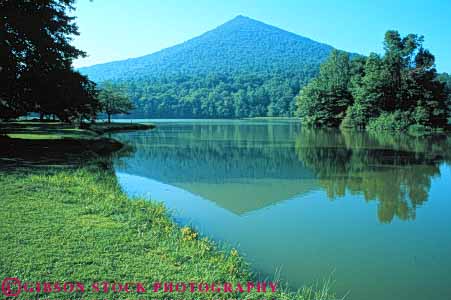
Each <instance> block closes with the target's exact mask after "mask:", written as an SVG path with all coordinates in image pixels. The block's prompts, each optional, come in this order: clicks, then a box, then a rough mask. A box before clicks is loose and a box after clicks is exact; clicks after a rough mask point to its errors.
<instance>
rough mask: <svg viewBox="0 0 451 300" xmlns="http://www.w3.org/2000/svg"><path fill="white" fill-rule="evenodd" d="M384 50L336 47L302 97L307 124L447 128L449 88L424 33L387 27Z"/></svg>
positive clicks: (301, 110) (301, 108) (300, 109)
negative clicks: (356, 52)
mask: <svg viewBox="0 0 451 300" xmlns="http://www.w3.org/2000/svg"><path fill="white" fill-rule="evenodd" d="M384 49H385V53H384V55H383V56H381V55H378V54H375V53H372V54H370V55H369V57H367V58H363V57H355V58H353V59H349V55H348V54H346V53H340V52H338V51H334V52H333V53H332V54H331V56H330V57H329V58H328V60H327V61H326V62H325V63H324V64H323V65H322V66H321V69H320V73H319V75H318V77H316V78H315V79H314V80H312V81H311V82H310V83H309V84H308V85H307V86H306V87H304V88H303V89H302V90H301V92H300V94H299V96H298V100H297V105H298V114H299V116H300V117H301V118H302V120H303V122H304V123H305V124H310V125H315V126H340V125H341V126H344V127H368V128H372V129H394V130H405V129H408V128H422V129H425V128H443V127H445V126H447V124H448V116H449V112H450V110H449V99H448V95H449V91H448V90H447V89H446V87H445V84H444V83H443V82H441V81H440V80H439V77H438V74H437V71H436V69H435V58H434V56H433V55H432V54H431V53H430V52H429V51H428V50H427V49H424V48H423V37H422V36H418V35H415V34H409V35H407V36H405V37H401V36H400V34H399V33H398V32H397V31H387V33H386V34H385V39H384Z"/></svg>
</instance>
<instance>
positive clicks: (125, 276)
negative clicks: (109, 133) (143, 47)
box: [0, 133, 334, 300]
mask: <svg viewBox="0 0 451 300" xmlns="http://www.w3.org/2000/svg"><path fill="white" fill-rule="evenodd" d="M55 134H57V133H55ZM6 139H10V138H6ZM13 140H20V139H13ZM67 140H75V139H74V138H70V139H65V138H63V139H57V138H55V139H48V138H47V139H44V140H42V139H41V140H38V141H39V142H42V143H48V146H49V147H54V146H50V145H51V143H55V142H58V141H59V142H64V143H65V142H66V141H67ZM31 141H32V142H36V140H34V141H33V140H31ZM76 141H77V142H79V143H84V144H82V146H83V147H88V148H89V147H91V148H92V147H93V146H92V145H93V144H96V143H97V142H98V140H97V139H85V138H80V139H79V140H76ZM22 142H24V143H29V142H30V140H26V139H22ZM2 145H3V142H2ZM16 146H17V147H24V145H18V144H16ZM22 150H24V149H22ZM59 150H63V149H58V148H56V150H55V151H56V152H58V151H59ZM66 150H67V149H66ZM78 150H80V148H79V149H78ZM115 150H116V149H113V148H108V149H105V152H108V151H110V152H111V151H115ZM56 152H55V153H56ZM75 152H77V151H75ZM75 152H74V153H73V154H74V155H76V153H75ZM82 152H83V153H85V154H83V156H82V157H80V159H79V160H74V158H73V157H72V158H71V160H70V163H71V165H70V167H68V168H58V167H57V166H60V165H64V164H63V163H61V162H58V163H55V165H45V166H44V167H42V168H36V167H35V166H29V165H25V166H24V165H16V167H15V168H0V185H1V186H2V191H3V193H2V197H1V200H0V201H1V202H0V204H1V206H2V208H3V209H2V210H0V237H1V240H2V243H0V277H1V278H5V277H19V278H20V279H21V280H22V281H29V282H37V281H48V282H61V281H66V282H71V281H72V282H83V283H84V284H85V285H86V286H87V287H88V288H87V290H86V292H85V293H83V294H73V293H68V294H65V293H60V294H55V293H53V294H46V293H43V292H41V293H34V294H28V295H27V294H26V295H22V296H26V297H27V298H42V297H45V298H52V297H57V298H59V299H69V298H70V299H73V298H74V297H83V298H84V299H90V298H99V297H103V298H106V299H108V297H114V298H127V299H143V298H156V299H158V298H160V299H162V298H163V297H170V298H178V299H184V298H185V299H213V298H214V299H220V298H223V299H230V298H240V299H262V298H267V299H273V298H274V299H303V300H307V299H311V300H313V299H315V300H329V299H334V298H333V297H332V295H331V294H330V292H329V285H328V283H326V284H320V285H319V286H318V287H315V288H312V287H306V288H304V289H302V290H300V291H298V292H297V293H292V292H289V291H287V290H286V289H283V290H282V287H281V286H279V287H278V291H277V293H275V294H273V293H270V292H267V293H264V294H263V293H257V292H256V291H252V292H251V293H249V294H248V293H243V294H240V293H205V292H204V293H199V292H197V293H191V292H185V293H171V294H168V293H166V294H164V293H163V292H159V293H153V292H150V290H151V284H152V283H153V282H156V281H159V282H168V281H172V282H207V283H213V282H216V283H223V282H231V283H237V282H241V283H244V284H246V283H247V282H248V281H255V280H258V278H257V276H256V275H255V274H253V273H252V272H251V270H250V268H249V266H248V265H247V263H246V262H245V261H244V259H243V258H242V256H241V255H239V254H238V252H237V251H236V250H232V251H230V250H224V249H220V248H218V247H217V246H216V245H215V243H213V242H212V241H210V240H209V239H207V238H200V237H199V235H198V234H197V233H196V232H195V231H193V230H192V229H191V228H188V227H183V228H180V227H179V226H178V225H176V224H175V223H174V222H173V221H172V219H171V218H170V216H169V214H168V212H167V210H166V208H165V207H164V206H163V205H162V204H158V203H154V202H149V201H147V200H144V199H130V198H128V197H127V196H126V195H125V194H124V193H123V192H122V191H121V189H120V187H119V185H118V183H117V180H116V176H115V175H114V172H113V171H112V168H111V164H110V161H109V159H99V157H97V156H91V158H90V159H88V157H89V155H91V154H92V153H93V151H92V149H88V150H87V151H82ZM79 154H80V153H79ZM103 154H105V153H103ZM0 157H3V156H2V155H0ZM75 161H77V163H76V164H74V162H75ZM103 281H109V282H127V281H133V282H143V283H145V284H146V288H147V293H146V294H137V293H129V294H128V293H124V292H122V293H114V292H112V291H111V290H110V291H109V292H108V293H106V294H103V293H101V294H98V293H95V292H93V291H92V290H91V289H89V287H90V284H91V283H93V282H103Z"/></svg>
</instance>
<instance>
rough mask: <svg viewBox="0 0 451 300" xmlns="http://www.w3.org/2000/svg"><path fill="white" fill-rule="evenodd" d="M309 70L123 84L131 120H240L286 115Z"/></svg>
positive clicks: (311, 72)
mask: <svg viewBox="0 0 451 300" xmlns="http://www.w3.org/2000/svg"><path fill="white" fill-rule="evenodd" d="M315 73H316V72H315V71H314V70H309V71H306V72H305V73H302V72H292V73H289V72H281V73H274V74H272V75H270V74H267V75H262V74H259V73H236V74H233V75H227V74H209V75H207V76H201V75H197V76H173V77H169V78H165V79H149V80H136V81H123V82H119V83H117V84H116V86H117V87H118V88H119V89H122V90H123V91H124V92H126V93H128V95H129V96H130V98H131V100H132V101H133V103H134V105H135V107H136V109H135V110H134V112H133V113H132V115H131V116H132V117H149V116H152V117H167V118H170V117H172V118H177V117H185V118H241V117H258V116H292V115H293V114H294V112H295V109H296V107H295V102H294V98H295V96H296V94H297V93H298V91H299V89H300V87H301V86H303V85H304V84H306V83H307V79H306V78H310V77H313V76H314V74H315Z"/></svg>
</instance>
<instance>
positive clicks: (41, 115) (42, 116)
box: [39, 112, 44, 122]
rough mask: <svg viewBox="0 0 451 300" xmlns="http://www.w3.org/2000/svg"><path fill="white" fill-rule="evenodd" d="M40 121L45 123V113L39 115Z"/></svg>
mask: <svg viewBox="0 0 451 300" xmlns="http://www.w3.org/2000/svg"><path fill="white" fill-rule="evenodd" d="M39 121H41V122H43V121H44V113H43V112H40V113H39Z"/></svg>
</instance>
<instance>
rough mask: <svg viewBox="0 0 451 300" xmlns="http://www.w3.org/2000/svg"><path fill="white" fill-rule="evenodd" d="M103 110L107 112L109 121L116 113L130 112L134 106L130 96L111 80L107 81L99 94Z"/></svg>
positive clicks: (109, 121)
mask: <svg viewBox="0 0 451 300" xmlns="http://www.w3.org/2000/svg"><path fill="white" fill-rule="evenodd" d="M98 99H99V102H100V106H101V111H102V112H104V113H106V114H107V117H108V123H111V116H112V115H114V114H128V113H129V111H130V110H132V109H133V108H134V106H133V103H132V102H131V101H130V98H129V97H128V96H127V95H126V94H125V93H124V92H123V91H121V90H120V89H118V88H117V87H115V86H114V85H112V84H111V83H110V82H107V83H105V84H104V85H103V86H102V88H101V90H100V92H99V96H98Z"/></svg>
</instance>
